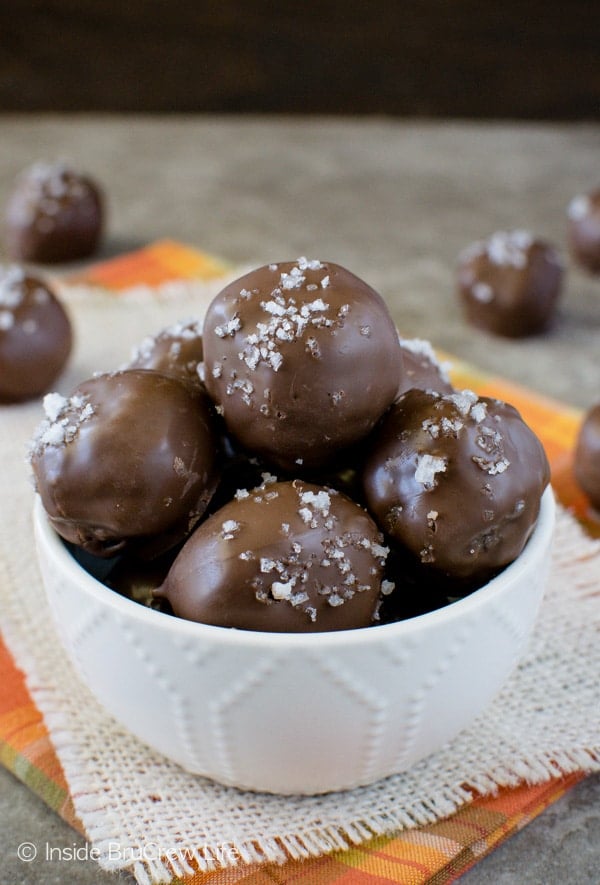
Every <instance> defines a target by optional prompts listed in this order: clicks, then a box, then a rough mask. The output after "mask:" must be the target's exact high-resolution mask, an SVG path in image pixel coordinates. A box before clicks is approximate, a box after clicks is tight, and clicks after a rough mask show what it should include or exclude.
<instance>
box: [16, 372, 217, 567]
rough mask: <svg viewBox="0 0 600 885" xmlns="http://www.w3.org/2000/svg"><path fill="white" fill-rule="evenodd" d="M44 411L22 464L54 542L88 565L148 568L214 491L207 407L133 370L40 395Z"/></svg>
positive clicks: (213, 437) (168, 381) (163, 379)
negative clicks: (116, 559) (130, 555)
mask: <svg viewBox="0 0 600 885" xmlns="http://www.w3.org/2000/svg"><path fill="white" fill-rule="evenodd" d="M44 406H45V410H46V415H47V418H46V420H45V421H43V422H42V424H41V425H40V427H39V429H38V432H37V435H36V438H35V440H34V442H33V447H32V452H31V464H32V468H33V473H34V477H35V482H36V487H37V490H38V492H39V494H40V496H41V498H42V502H43V504H44V507H45V509H46V511H47V513H48V515H49V517H50V521H51V523H52V525H53V526H54V528H55V529H56V531H57V532H58V533H59V534H60V535H62V537H63V538H65V539H66V540H68V541H71V542H73V543H74V544H78V545H79V546H81V547H83V548H84V549H85V550H87V551H89V552H90V553H93V554H95V555H97V556H103V557H108V556H113V555H115V554H116V553H118V552H120V551H122V550H130V549H131V550H133V551H135V552H136V553H138V554H139V555H142V556H147V557H148V558H152V557H155V556H158V555H159V554H161V553H162V552H164V551H165V550H167V549H168V548H169V547H171V546H173V545H175V544H177V543H178V542H179V541H181V540H182V539H183V538H184V537H186V536H187V534H188V533H189V532H190V531H191V529H192V528H193V526H194V525H195V524H196V522H197V521H198V519H199V518H200V516H202V514H203V513H204V511H205V509H206V507H207V505H208V503H209V501H210V498H211V496H212V494H213V492H214V490H215V487H216V484H217V481H218V470H219V443H218V436H217V433H216V431H215V427H214V416H213V412H212V407H211V405H210V402H209V400H208V397H206V396H205V395H202V394H201V393H200V392H195V391H192V390H190V388H189V387H187V386H186V385H184V384H182V383H181V382H180V381H178V380H176V379H175V378H169V377H167V376H166V375H161V374H159V373H158V372H151V371H146V370H141V369H140V370H131V371H120V372H115V373H113V374H106V375H98V376H96V377H94V378H91V379H90V380H88V381H85V382H84V383H83V384H80V385H79V387H77V389H76V390H75V391H74V392H73V394H72V396H71V397H69V398H65V397H61V396H59V395H58V394H48V395H47V396H46V397H45V398H44Z"/></svg>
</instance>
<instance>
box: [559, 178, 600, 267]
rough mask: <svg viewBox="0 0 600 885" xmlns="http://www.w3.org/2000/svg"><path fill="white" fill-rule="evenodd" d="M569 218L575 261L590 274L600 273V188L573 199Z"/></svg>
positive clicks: (568, 214) (569, 230) (570, 241)
mask: <svg viewBox="0 0 600 885" xmlns="http://www.w3.org/2000/svg"><path fill="white" fill-rule="evenodd" d="M567 216H568V235H569V243H570V247H571V252H572V254H573V257H574V259H575V261H576V262H577V263H578V264H580V265H581V267H584V268H585V269H586V270H587V271H589V272H590V273H593V274H598V273H600V188H598V189H597V190H593V191H591V192H590V193H589V194H579V195H578V196H576V197H573V199H572V200H571V202H570V203H569V207H568V209H567Z"/></svg>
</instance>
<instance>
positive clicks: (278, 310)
mask: <svg viewBox="0 0 600 885" xmlns="http://www.w3.org/2000/svg"><path fill="white" fill-rule="evenodd" d="M401 360H402V356H401V351H400V345H399V342H398V336H397V333H396V329H395V327H394V324H393V322H392V319H391V317H390V315H389V312H388V309H387V307H386V305H385V302H384V301H383V299H382V298H381V296H380V295H379V294H378V293H377V292H375V291H374V290H373V289H372V288H371V287H370V286H368V285H367V284H366V283H364V282H363V281H362V280H360V279H359V278H358V277H356V276H355V275H354V274H352V273H350V271H348V270H345V269H344V268H342V267H340V266H339V265H336V264H332V263H330V262H320V261H316V260H314V261H308V260H307V259H299V260H298V261H297V262H283V263H276V264H270V265H267V266H265V267H261V268H259V269H258V270H255V271H252V272H251V273H249V274H247V275H246V276H244V277H241V278H240V279H239V280H236V281H235V282H233V283H231V284H230V285H228V286H227V287H226V288H225V289H224V290H223V291H222V292H221V293H220V294H219V295H218V296H217V297H216V298H215V299H214V300H213V302H212V304H211V305H210V307H209V309H208V313H207V316H206V320H205V323H204V361H205V383H206V387H207V389H208V391H209V393H210V395H211V396H212V397H213V399H214V400H215V402H216V403H217V404H218V407H219V410H220V411H221V412H222V414H223V416H224V419H225V423H226V424H227V427H228V429H229V430H230V432H231V433H232V434H233V436H235V437H236V438H237V440H238V441H239V442H240V443H241V444H242V445H243V446H245V447H246V448H247V449H248V450H250V451H252V452H253V453H254V454H257V455H260V456H262V457H263V458H265V459H266V460H268V461H270V462H271V463H273V464H274V465H276V466H278V467H282V468H284V469H286V470H298V469H300V468H301V469H306V468H313V467H318V466H321V465H323V464H326V463H327V462H328V461H331V460H332V459H333V458H334V456H336V455H337V454H338V452H339V451H340V449H343V448H345V447H347V446H350V445H352V444H353V443H355V442H357V441H358V440H360V439H362V438H364V437H365V436H366V435H367V434H368V433H369V431H370V430H371V429H372V428H373V426H374V425H375V423H376V422H377V420H378V419H379V418H380V417H381V415H382V414H383V412H384V411H385V410H386V408H387V407H388V406H389V405H390V404H391V402H392V401H393V399H394V397H395V395H396V392H397V389H398V384H399V379H400V378H401V371H402V370H401Z"/></svg>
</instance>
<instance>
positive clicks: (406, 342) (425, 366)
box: [397, 338, 454, 397]
mask: <svg viewBox="0 0 600 885" xmlns="http://www.w3.org/2000/svg"><path fill="white" fill-rule="evenodd" d="M400 347H401V349H402V363H403V372H402V378H401V381H400V386H399V387H398V393H397V397H399V396H401V395H402V394H403V393H406V391H407V390H410V389H411V388H413V387H418V388H419V390H435V392H436V393H452V391H453V390H454V388H453V386H452V383H451V381H450V378H449V377H448V374H447V372H446V369H445V367H444V366H443V365H442V364H441V363H440V361H439V360H438V358H437V356H436V354H435V351H434V349H433V347H432V346H431V344H430V342H429V341H425V340H423V339H422V338H401V339H400Z"/></svg>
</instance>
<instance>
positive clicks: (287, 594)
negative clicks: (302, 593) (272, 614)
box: [271, 578, 296, 599]
mask: <svg viewBox="0 0 600 885" xmlns="http://www.w3.org/2000/svg"><path fill="white" fill-rule="evenodd" d="M295 583H296V579H295V578H290V580H289V581H286V582H285V583H283V582H281V581H273V583H272V584H271V595H272V596H273V599H291V596H292V591H293V589H294V585H295Z"/></svg>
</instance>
